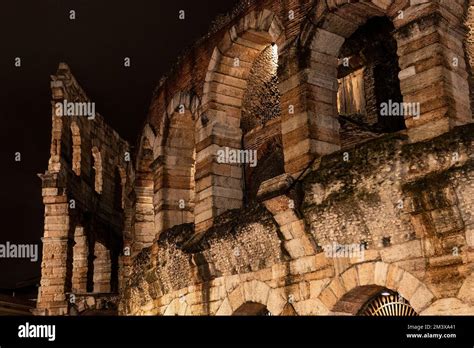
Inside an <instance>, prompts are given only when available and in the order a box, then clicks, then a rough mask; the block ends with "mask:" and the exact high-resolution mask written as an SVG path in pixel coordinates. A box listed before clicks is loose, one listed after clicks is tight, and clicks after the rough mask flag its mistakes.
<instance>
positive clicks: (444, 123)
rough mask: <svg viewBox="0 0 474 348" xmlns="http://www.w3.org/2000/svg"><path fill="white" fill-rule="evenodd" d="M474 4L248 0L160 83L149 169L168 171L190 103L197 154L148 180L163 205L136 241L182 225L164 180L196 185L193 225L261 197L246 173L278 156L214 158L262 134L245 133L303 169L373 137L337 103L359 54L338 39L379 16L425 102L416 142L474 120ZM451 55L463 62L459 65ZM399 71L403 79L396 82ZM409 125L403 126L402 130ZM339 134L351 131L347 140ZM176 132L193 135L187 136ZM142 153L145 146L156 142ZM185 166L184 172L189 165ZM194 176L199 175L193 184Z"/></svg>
mask: <svg viewBox="0 0 474 348" xmlns="http://www.w3.org/2000/svg"><path fill="white" fill-rule="evenodd" d="M466 11H467V8H466V6H465V3H464V2H463V1H461V0H456V1H454V2H452V3H450V5H449V6H448V5H447V4H446V3H443V2H431V1H424V2H416V3H411V2H407V1H401V0H396V1H387V2H378V1H354V2H350V3H348V2H345V1H344V2H325V1H308V2H301V1H294V0H285V1H270V0H260V1H243V2H241V3H240V4H239V5H238V6H237V7H236V9H235V11H233V13H232V14H231V15H229V16H224V17H221V18H220V20H219V21H217V22H216V23H215V25H214V26H213V28H212V30H211V31H210V33H209V34H208V35H207V36H205V37H204V38H202V39H201V40H199V41H198V42H197V43H196V44H195V45H194V46H192V47H191V48H189V49H188V50H187V51H186V52H185V53H184V54H183V55H182V56H181V57H180V58H179V60H178V62H177V64H176V65H175V66H174V68H173V70H172V71H171V72H170V74H169V75H168V76H167V77H166V78H163V79H162V80H161V83H160V85H159V86H158V88H157V89H156V90H155V93H154V98H153V101H152V103H151V106H150V110H149V115H148V125H147V127H148V128H147V129H148V131H147V132H149V133H153V137H152V138H153V139H154V140H153V141H152V142H150V143H149V144H148V147H149V148H150V149H152V150H153V158H152V159H151V162H152V163H153V164H154V166H153V168H154V169H153V170H152V172H153V174H154V176H155V178H158V177H161V174H157V173H161V172H164V171H166V169H165V166H166V164H165V163H166V162H167V158H173V156H175V155H174V154H173V151H175V150H176V149H172V150H171V152H169V153H172V154H171V155H167V154H166V153H164V152H163V151H162V150H160V149H164V145H163V144H167V143H170V144H171V145H170V146H171V147H173V146H174V145H172V144H173V142H172V141H171V142H170V141H169V140H168V138H169V137H170V132H169V131H168V128H169V124H170V122H173V121H172V120H173V117H175V116H173V115H174V114H175V113H180V109H181V106H182V107H183V110H182V111H183V112H184V113H185V114H186V115H192V117H191V116H190V119H192V121H189V122H192V123H193V128H194V130H195V132H194V151H193V154H194V156H189V155H186V158H189V159H191V158H193V161H194V163H193V164H192V167H193V169H192V171H193V174H192V175H187V174H186V180H185V181H186V182H185V183H182V184H180V183H178V182H177V181H178V179H173V177H171V178H170V180H169V181H168V182H167V183H166V184H165V186H163V183H160V182H155V185H154V188H152V187H151V185H150V184H147V185H145V186H146V190H153V189H154V190H155V193H154V199H155V202H154V203H150V202H148V203H146V204H148V205H150V207H148V208H146V209H147V211H149V210H150V208H151V204H153V205H154V208H155V214H154V216H151V214H150V216H148V215H147V218H146V219H147V221H146V226H145V227H140V229H141V230H143V231H146V232H145V233H144V237H143V238H142V239H143V241H140V243H137V251H138V249H140V248H141V247H140V246H139V245H142V246H147V245H149V244H150V243H151V242H152V240H153V238H154V237H156V236H157V235H159V234H160V233H161V232H162V231H163V230H165V229H166V228H167V226H168V227H170V226H174V225H176V224H177V223H178V221H179V220H180V219H181V218H180V213H181V211H179V209H178V210H177V208H176V207H175V206H176V203H175V202H171V203H172V204H170V202H167V201H170V199H167V196H166V193H165V190H168V189H173V190H174V189H175V188H177V187H179V186H180V185H184V186H183V187H185V188H184V189H186V190H188V191H192V192H193V194H188V193H185V194H184V196H185V197H188V198H185V200H188V201H186V202H185V208H180V209H185V212H184V215H185V217H184V218H182V219H181V220H183V221H184V222H186V223H191V222H194V224H195V231H196V233H202V232H204V231H206V230H207V229H209V228H211V227H212V225H213V223H214V220H215V219H216V218H217V217H218V216H219V215H221V214H223V213H225V212H226V211H229V210H233V209H241V208H242V207H243V206H244V205H246V204H247V203H248V201H249V200H250V201H251V200H253V199H254V197H255V192H256V191H257V190H258V189H257V188H255V187H252V185H253V184H252V183H250V179H249V177H248V175H249V173H250V172H253V173H255V174H256V178H257V177H261V178H263V179H262V180H266V179H269V177H268V176H269V175H270V174H268V173H267V172H270V171H271V170H270V169H271V168H272V166H267V165H264V166H262V168H259V169H258V170H256V171H255V170H253V169H251V168H250V169H248V170H247V169H245V168H244V166H242V165H239V164H235V163H232V164H231V163H218V162H217V152H218V151H219V150H222V149H224V148H230V149H233V150H236V151H239V150H242V149H246V148H245V143H251V142H253V143H256V142H257V141H253V140H252V139H249V137H246V134H251V135H252V136H253V137H255V138H257V139H258V138H260V139H265V143H264V144H262V150H261V151H260V155H259V156H261V157H262V158H267V157H268V156H269V154H268V153H265V151H264V149H267V148H272V147H274V148H275V149H276V150H277V152H278V151H279V152H280V154H281V155H280V156H278V158H277V159H276V160H275V161H274V162H275V163H280V162H281V161H283V163H284V171H285V173H288V174H291V175H293V176H298V175H300V174H301V173H302V172H303V171H304V170H305V169H306V168H307V167H308V165H310V163H311V161H312V160H314V158H317V157H319V156H321V155H325V154H328V153H331V152H334V151H338V150H339V149H340V148H341V146H342V147H349V146H355V145H357V144H358V143H360V142H362V141H366V140H370V139H372V138H374V137H376V136H377V135H376V134H372V133H373V132H372V131H371V130H370V129H363V128H360V127H359V126H357V125H355V124H352V123H351V124H347V120H344V119H342V118H340V117H339V115H338V112H337V70H338V66H339V61H338V59H339V58H341V54H344V52H346V51H347V52H352V51H351V50H350V49H349V50H342V51H341V49H342V47H343V45H344V42H345V41H346V40H347V39H349V38H350V37H351V35H352V34H354V33H355V32H356V31H357V29H358V28H360V27H361V26H363V25H364V23H367V21H369V20H371V19H373V18H376V17H386V18H388V20H389V22H390V26H392V25H393V28H394V30H392V31H391V32H390V35H391V37H392V40H391V42H392V43H391V44H390V45H389V46H390V47H389V49H391V50H395V49H397V52H396V53H397V54H396V55H395V53H394V52H391V53H392V54H393V56H394V57H398V62H397V63H398V64H395V62H391V64H390V66H389V67H387V69H386V71H389V70H390V76H391V77H390V81H391V83H394V84H398V83H399V85H400V91H401V94H402V96H403V101H404V102H407V103H415V104H417V103H419V104H420V110H421V111H420V115H418V116H419V117H417V116H416V115H405V126H406V128H407V129H408V134H409V136H410V138H411V139H412V141H422V140H425V139H429V138H431V137H435V136H438V135H440V134H442V133H444V132H447V131H449V130H451V129H452V128H453V127H455V126H457V125H462V124H466V123H469V122H471V121H472V112H471V109H470V106H469V87H468V84H467V81H468V71H467V70H468V69H466V65H465V61H464V59H465V49H464V48H463V47H464V42H466V40H468V39H466V35H467V32H466V31H465V30H464V29H465V27H464V25H465V19H466V16H467V14H466ZM468 23H470V22H468ZM391 28H392V27H391ZM468 41H469V40H468ZM360 43H361V44H363V42H362V41H361V42H360ZM395 43H396V45H395ZM348 44H349V45H350V40H349V41H348ZM395 46H396V47H397V48H395ZM355 51H357V52H360V50H358V49H355ZM275 52H278V69H277V74H276V76H272V77H271V78H270V79H268V77H269V76H270V70H271V69H265V68H263V66H264V65H265V64H264V63H265V62H266V63H268V64H269V61H270V60H271V59H269V58H270V53H273V54H274V53H275ZM453 57H455V58H457V62H458V63H459V64H452V62H453V59H452V58H453ZM448 58H449V59H448ZM272 59H273V58H272ZM275 60H276V59H275ZM382 60H383V58H382ZM392 63H393V64H392ZM262 64H263V65H262ZM259 67H261V68H259ZM269 67H270V66H268V68H269ZM399 69H400V70H399ZM392 70H393V71H392ZM395 70H396V71H395ZM384 71H385V70H384ZM384 73H385V72H382V73H380V71H379V72H378V74H379V75H384ZM397 73H398V80H399V81H394V80H396V76H397ZM379 80H380V81H382V82H383V81H384V79H379ZM268 81H270V83H269V84H267V85H266V83H267V82H268ZM380 81H379V82H380ZM277 83H278V84H277ZM396 87H398V86H396ZM390 88H391V87H390ZM390 88H384V85H383V83H382V84H380V83H379V85H375V84H374V86H373V88H372V89H375V92H377V93H378V96H377V100H376V102H377V103H379V102H380V100H379V99H384V98H387V97H392V95H394V93H392V92H391V93H388V94H387V93H384V92H385V91H388V90H391V89H390ZM394 90H398V88H395V89H394ZM277 96H278V97H277ZM398 97H399V96H398ZM257 99H260V101H259V103H258V100H257ZM277 99H279V105H278V107H277V105H276V102H277ZM369 99H370V98H369ZM372 99H373V98H372ZM392 99H393V98H392ZM395 99H397V98H395ZM371 107H372V109H373V107H374V105H372V106H371ZM260 113H262V114H260ZM257 114H258V115H257ZM268 118H272V119H274V120H276V119H279V120H280V134H279V135H276V136H275V137H273V136H272V137H270V136H267V135H268V133H267V131H265V130H262V129H263V128H265V127H264V126H262V125H261V123H262V120H263V119H268ZM387 120H388V119H387ZM382 121H385V119H384V120H382ZM381 123H384V122H381ZM388 123H391V122H388ZM341 124H342V126H343V129H342V130H341ZM259 125H260V126H262V129H260V128H259V127H260V126H259ZM346 126H347V127H346ZM397 127H398V126H397ZM401 128H404V127H403V125H400V127H398V128H397V130H398V129H401ZM341 135H342V136H343V137H346V139H345V140H344V139H342V141H341ZM252 136H251V137H252ZM171 137H178V138H181V139H191V136H189V135H188V136H184V135H183V134H179V135H171ZM251 137H250V138H251ZM249 140H250V141H249ZM189 151H191V150H189ZM139 153H143V154H147V156H148V154H149V151H142V152H140V151H139ZM170 156H171V157H170ZM141 160H142V159H141V158H139V159H138V161H139V162H140V161H141ZM146 161H148V159H147V160H146ZM168 162H171V160H169V161H168ZM140 163H141V162H140ZM187 165H188V164H187V163H186V166H187ZM280 167H281V166H280V164H278V165H277V166H276V169H277V170H275V176H276V175H278V174H280V173H281V170H280ZM269 168H270V169H269ZM183 171H185V172H186V173H187V172H189V168H188V167H186V169H184V168H183ZM270 176H271V175H270ZM183 177H184V175H183ZM187 178H190V180H194V182H193V183H191V184H189V183H188V179H187ZM159 180H161V181H162V182H164V181H163V180H166V179H159ZM180 180H181V179H180ZM146 181H147V182H151V179H150V178H148V179H146ZM155 181H156V180H155ZM256 181H257V182H259V181H261V180H259V179H258V180H256ZM259 183H260V182H259ZM259 183H258V185H259ZM166 185H168V186H166ZM253 186H255V185H253ZM160 188H161V191H160ZM179 189H182V188H179ZM157 195H158V196H157ZM160 195H161V196H160ZM149 196H150V195H149ZM149 196H148V197H147V200H150V197H149ZM191 197H192V198H191ZM160 202H161V203H160ZM160 204H161V207H159V206H160ZM153 219H154V226H153V225H152V224H151V220H153ZM148 220H150V221H148ZM137 226H138V225H137ZM153 231H154V232H155V233H153Z"/></svg>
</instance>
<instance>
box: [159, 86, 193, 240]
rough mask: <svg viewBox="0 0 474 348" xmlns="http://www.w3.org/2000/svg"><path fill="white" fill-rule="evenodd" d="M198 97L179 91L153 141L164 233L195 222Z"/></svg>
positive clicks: (160, 215) (160, 214)
mask: <svg viewBox="0 0 474 348" xmlns="http://www.w3.org/2000/svg"><path fill="white" fill-rule="evenodd" d="M199 104H200V101H199V99H198V98H197V96H192V95H191V94H190V93H188V92H179V93H176V94H175V95H174V96H173V98H171V100H170V101H169V103H168V105H167V108H166V111H165V112H164V114H163V117H162V118H161V120H162V121H161V124H160V125H159V129H158V132H157V133H158V134H157V135H156V137H155V141H154V144H153V160H154V161H153V164H152V170H153V174H154V209H155V228H156V233H157V234H158V235H159V234H160V233H161V232H163V231H165V230H167V229H169V228H171V227H173V226H176V225H180V224H184V223H192V222H194V196H195V179H194V173H195V157H196V154H195V152H196V144H195V121H196V118H197V117H196V113H197V108H198V106H199Z"/></svg>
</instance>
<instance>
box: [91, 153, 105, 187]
mask: <svg viewBox="0 0 474 348" xmlns="http://www.w3.org/2000/svg"><path fill="white" fill-rule="evenodd" d="M92 157H93V165H92V174H93V175H92V178H93V180H94V189H95V192H97V193H99V194H101V193H102V185H103V181H102V175H103V174H102V170H103V168H102V156H101V154H100V151H99V149H98V148H97V147H95V146H94V147H93V148H92Z"/></svg>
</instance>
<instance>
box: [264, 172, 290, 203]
mask: <svg viewBox="0 0 474 348" xmlns="http://www.w3.org/2000/svg"><path fill="white" fill-rule="evenodd" d="M293 183H294V179H293V177H292V176H291V175H290V174H286V173H285V174H282V175H279V176H277V177H274V178H272V179H269V180H266V181H264V182H262V184H261V185H260V188H259V189H258V193H257V200H258V201H259V202H263V201H266V200H269V199H272V198H275V197H278V196H281V195H283V194H285V193H286V192H287V191H288V190H289V189H290V187H291V186H292V185H293Z"/></svg>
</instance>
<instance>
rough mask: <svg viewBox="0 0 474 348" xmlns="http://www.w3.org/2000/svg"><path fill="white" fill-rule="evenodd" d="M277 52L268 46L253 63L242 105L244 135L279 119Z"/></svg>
mask: <svg viewBox="0 0 474 348" xmlns="http://www.w3.org/2000/svg"><path fill="white" fill-rule="evenodd" d="M277 67H278V52H277V51H276V50H275V49H273V47H272V46H271V45H270V46H268V47H267V48H266V49H264V50H263V51H262V53H260V56H258V57H257V59H256V60H255V62H254V63H253V66H252V69H251V70H250V76H249V78H248V84H247V90H246V91H245V94H244V100H243V103H242V119H241V121H240V126H241V128H242V130H243V132H244V134H245V133H247V132H249V131H251V130H252V129H254V128H255V127H257V126H264V125H265V124H266V123H267V122H268V121H270V120H271V119H274V118H278V117H280V112H281V110H280V92H279V91H278V76H277Z"/></svg>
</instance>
